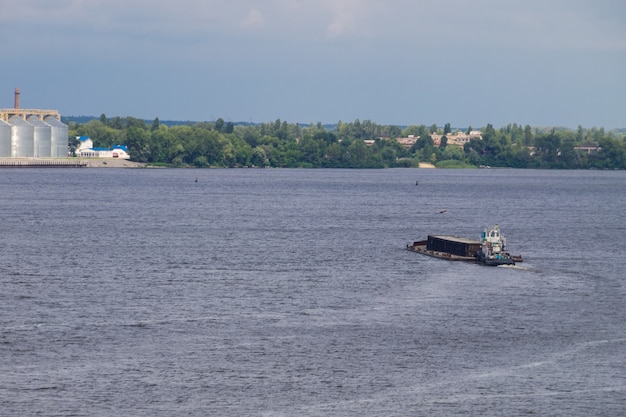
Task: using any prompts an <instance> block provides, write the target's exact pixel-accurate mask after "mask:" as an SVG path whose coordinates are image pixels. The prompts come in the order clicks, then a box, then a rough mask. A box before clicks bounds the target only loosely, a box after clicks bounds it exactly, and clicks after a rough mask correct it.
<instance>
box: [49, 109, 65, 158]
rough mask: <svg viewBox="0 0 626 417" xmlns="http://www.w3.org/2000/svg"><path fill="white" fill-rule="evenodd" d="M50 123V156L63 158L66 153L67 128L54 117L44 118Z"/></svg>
mask: <svg viewBox="0 0 626 417" xmlns="http://www.w3.org/2000/svg"><path fill="white" fill-rule="evenodd" d="M44 121H45V122H46V123H48V124H49V125H50V128H51V132H52V141H51V150H52V151H51V152H52V153H51V156H52V157H53V158H65V157H66V156H67V153H68V145H69V144H68V139H67V138H68V134H69V128H68V127H67V125H66V124H64V123H61V122H60V121H59V120H58V119H57V118H56V117H54V116H48V117H46V118H45V119H44Z"/></svg>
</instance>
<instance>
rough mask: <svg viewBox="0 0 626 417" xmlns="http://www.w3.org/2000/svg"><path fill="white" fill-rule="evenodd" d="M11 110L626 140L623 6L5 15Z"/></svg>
mask: <svg viewBox="0 0 626 417" xmlns="http://www.w3.org/2000/svg"><path fill="white" fill-rule="evenodd" d="M0 44H1V45H2V49H1V52H0V53H1V54H2V55H1V58H0V63H1V64H0V74H2V77H1V78H0V107H12V106H13V91H14V89H15V87H19V88H20V89H21V92H22V94H21V107H23V108H42V109H57V110H59V111H60V112H61V114H62V115H63V116H78V115H92V116H100V114H102V113H105V114H106V115H107V116H108V117H112V116H133V117H139V118H146V119H153V118H155V117H159V119H161V120H193V121H212V120H215V119H217V118H218V117H222V118H224V119H225V120H227V121H233V122H238V121H246V122H249V121H253V122H268V121H274V120H276V119H281V120H282V121H287V122H290V123H291V122H301V123H310V122H312V123H317V122H322V123H336V122H337V121H339V120H342V121H354V120H355V119H360V120H365V119H369V120H371V121H373V122H375V123H378V124H398V125H410V124H425V125H431V124H434V123H435V124H437V125H439V126H443V125H444V124H445V123H450V124H451V125H452V126H453V127H461V128H462V127H467V126H469V125H471V126H473V127H475V128H478V127H481V126H485V125H486V124H487V123H491V124H493V125H494V127H500V126H503V125H506V124H508V123H518V124H522V125H526V124H530V125H531V126H566V127H572V128H575V127H576V126H578V125H582V126H584V127H593V126H596V127H604V128H606V129H612V128H623V127H626V1H624V0H522V1H517V0H471V1H470V0H467V1H466V0H257V1H252V0H229V1H226V0H222V1H220V0H177V1H171V2H165V1H149V0H123V1H122V0H0Z"/></svg>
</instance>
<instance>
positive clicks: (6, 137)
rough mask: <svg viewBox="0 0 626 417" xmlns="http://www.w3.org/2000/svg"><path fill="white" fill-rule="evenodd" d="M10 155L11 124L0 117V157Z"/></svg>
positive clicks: (8, 156)
mask: <svg viewBox="0 0 626 417" xmlns="http://www.w3.org/2000/svg"><path fill="white" fill-rule="evenodd" d="M10 157H11V126H10V125H9V124H8V123H7V122H5V121H4V120H2V119H0V158H10Z"/></svg>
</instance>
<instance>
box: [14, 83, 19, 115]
mask: <svg viewBox="0 0 626 417" xmlns="http://www.w3.org/2000/svg"><path fill="white" fill-rule="evenodd" d="M14 107H15V109H16V110H17V109H19V108H20V89H19V88H16V89H15V106H14Z"/></svg>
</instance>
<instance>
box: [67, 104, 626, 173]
mask: <svg viewBox="0 0 626 417" xmlns="http://www.w3.org/2000/svg"><path fill="white" fill-rule="evenodd" d="M68 123H69V126H70V136H71V137H75V136H89V137H91V139H92V140H93V142H94V146H96V147H110V146H111V145H115V144H125V145H127V146H128V149H129V153H130V155H131V158H132V160H133V161H137V162H142V163H146V164H151V165H162V166H171V167H198V168H203V167H284V168H392V167H417V166H419V163H420V162H421V163H430V164H433V165H435V166H437V167H440V168H444V167H447V168H457V167H479V166H491V167H514V168H556V169H626V142H625V135H624V132H620V131H611V132H605V131H604V129H603V128H588V129H586V128H583V127H581V126H579V127H578V129H576V130H568V129H556V128H532V127H530V126H528V125H526V126H521V125H518V124H515V123H514V124H509V125H506V126H503V127H501V128H499V129H496V128H494V127H493V126H492V125H487V126H485V127H482V128H480V129H476V130H475V129H472V127H467V128H463V129H452V128H451V127H450V124H446V125H445V126H444V127H439V126H437V125H431V126H425V125H411V126H407V127H399V126H392V125H379V124H376V123H373V122H372V121H370V120H364V121H360V120H358V119H357V120H355V121H353V122H341V121H340V122H338V123H337V124H336V125H332V126H324V125H322V124H321V123H317V124H315V125H314V124H310V125H307V126H304V125H301V124H297V123H287V122H286V121H281V120H276V121H274V122H270V123H259V124H236V125H235V124H233V123H232V122H225V121H224V120H223V119H221V118H220V119H217V121H215V122H201V123H186V124H169V125H168V124H166V123H160V122H159V119H158V118H157V119H154V121H153V122H152V123H150V122H146V121H144V120H141V119H136V118H133V117H114V118H110V119H108V118H107V117H106V116H105V115H104V114H103V115H101V117H100V118H99V119H93V120H90V121H87V122H84V123H77V122H71V121H70V122H68Z"/></svg>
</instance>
